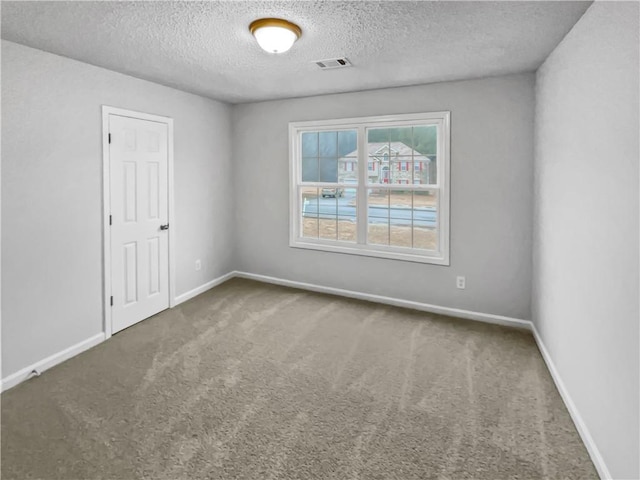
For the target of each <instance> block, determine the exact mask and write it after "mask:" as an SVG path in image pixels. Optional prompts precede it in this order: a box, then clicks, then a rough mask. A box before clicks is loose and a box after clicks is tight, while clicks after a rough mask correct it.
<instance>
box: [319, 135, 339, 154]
mask: <svg viewBox="0 0 640 480" xmlns="http://www.w3.org/2000/svg"><path fill="white" fill-rule="evenodd" d="M318 136H319V153H318V155H319V156H321V157H337V156H338V132H319V134H318Z"/></svg>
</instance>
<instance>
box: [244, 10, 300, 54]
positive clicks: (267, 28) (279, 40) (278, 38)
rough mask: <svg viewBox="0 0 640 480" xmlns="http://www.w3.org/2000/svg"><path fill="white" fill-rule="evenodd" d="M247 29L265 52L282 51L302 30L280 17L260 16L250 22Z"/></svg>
mask: <svg viewBox="0 0 640 480" xmlns="http://www.w3.org/2000/svg"><path fill="white" fill-rule="evenodd" d="M249 30H250V31H251V33H252V34H253V36H254V37H256V41H257V42H258V45H260V47H262V49H263V50H264V51H265V52H269V53H284V52H286V51H287V50H289V49H290V48H291V47H292V46H293V44H294V43H295V41H296V40H298V38H300V35H302V30H301V29H300V27H299V26H298V25H296V24H294V23H291V22H288V21H287V20H283V19H281V18H260V19H258V20H255V21H253V22H251V25H249Z"/></svg>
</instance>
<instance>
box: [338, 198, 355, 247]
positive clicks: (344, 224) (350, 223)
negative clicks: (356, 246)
mask: <svg viewBox="0 0 640 480" xmlns="http://www.w3.org/2000/svg"><path fill="white" fill-rule="evenodd" d="M357 198H358V190H357V189H356V188H345V189H344V192H343V195H342V197H338V202H337V203H338V207H337V208H338V240H341V241H346V242H355V241H356V239H357V221H356V213H357Z"/></svg>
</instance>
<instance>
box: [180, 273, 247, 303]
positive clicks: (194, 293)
mask: <svg viewBox="0 0 640 480" xmlns="http://www.w3.org/2000/svg"><path fill="white" fill-rule="evenodd" d="M235 274H236V272H229V273H226V274H224V275H222V276H220V277H218V278H214V279H213V280H211V281H210V282H207V283H205V284H203V285H200V286H199V287H196V288H194V289H193V290H189V291H188V292H186V293H183V294H182V295H178V296H177V297H176V298H175V304H174V306H176V305H180V304H181V303H184V302H186V301H187V300H191V299H192V298H193V297H197V296H198V295H200V294H201V293H204V292H206V291H207V290H210V289H212V288H213V287H216V286H218V285H220V284H221V283H224V282H226V281H227V280H229V279H231V278H233V277H235Z"/></svg>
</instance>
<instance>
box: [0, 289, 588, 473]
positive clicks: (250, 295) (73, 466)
mask: <svg viewBox="0 0 640 480" xmlns="http://www.w3.org/2000/svg"><path fill="white" fill-rule="evenodd" d="M2 478H3V479H4V480H6V479H10V478H18V479H25V478H45V479H53V478H59V479H65V480H70V479H74V478H78V479H80V478H81V479H97V478H104V479H137V478H147V479H187V478H189V479H192V478H193V479H199V478H212V479H213V478H215V479H240V478H241V479H323V480H324V479H330V478H335V479H385V480H387V479H427V478H450V479H462V478H473V479H482V478H486V479H500V478H519V479H534V478H575V479H589V478H597V476H596V472H595V470H594V468H593V466H592V464H591V462H590V461H589V457H588V455H587V452H586V450H585V448H584V446H583V444H582V443H581V441H580V438H579V437H578V434H577V433H576V431H575V428H574V426H573V424H572V422H571V419H570V418H569V414H568V413H567V411H566V409H565V407H564V405H563V403H562V401H561V399H560V396H559V395H558V392H557V391H556V389H555V387H554V385H553V382H552V380H551V378H550V376H549V373H548V371H547V370H546V368H545V365H544V363H543V360H542V358H541V356H540V354H539V352H538V350H537V349H536V346H535V343H534V341H533V339H532V337H531V335H530V334H529V333H527V332H524V331H520V330H516V329H508V328H502V327H497V326H492V325H485V324H481V323H477V322H472V321H465V320H456V319H452V318H447V317H440V316H437V315H430V314H425V313H418V312H413V311H410V310H403V309H399V308H393V307H386V306H380V305H376V304H371V303H365V302H359V301H353V300H348V299H342V298H338V297H332V296H327V295H320V294H314V293H309V292H303V291H299V290H293V289H287V288H282V287H276V286H270V285H264V284H260V283H256V282H251V281H247V280H239V279H235V280H231V281H229V282H227V283H225V284H224V285H221V286H220V287H217V288H215V289H213V290H211V291H209V292H207V293H205V294H203V295H201V296H199V297H197V298H195V299H193V300H191V301H189V302H187V303H185V304H183V305H181V306H180V307H177V308H175V309H173V310H169V311H166V312H164V313H162V314H159V315H157V316H155V317H153V318H151V319H148V320H146V321H144V322H142V323H140V324H138V325H136V326H134V327H132V328H129V329H128V330H126V331H124V332H121V333H119V334H117V335H115V336H114V337H113V338H112V339H111V340H109V341H108V342H105V343H103V344H101V345H99V346H97V347H96V348H93V349H92V350H90V351H88V352H85V353H84V354H82V355H79V356H77V357H75V358H73V359H71V360H69V361H67V362H65V363H63V364H61V365H59V366H58V367H55V368H53V369H51V370H49V371H47V372H45V373H44V374H43V375H42V376H41V377H39V378H35V379H33V380H30V381H28V382H26V383H23V384H21V385H19V386H17V387H15V388H14V389H12V390H9V391H8V392H6V393H5V394H3V395H2Z"/></svg>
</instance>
